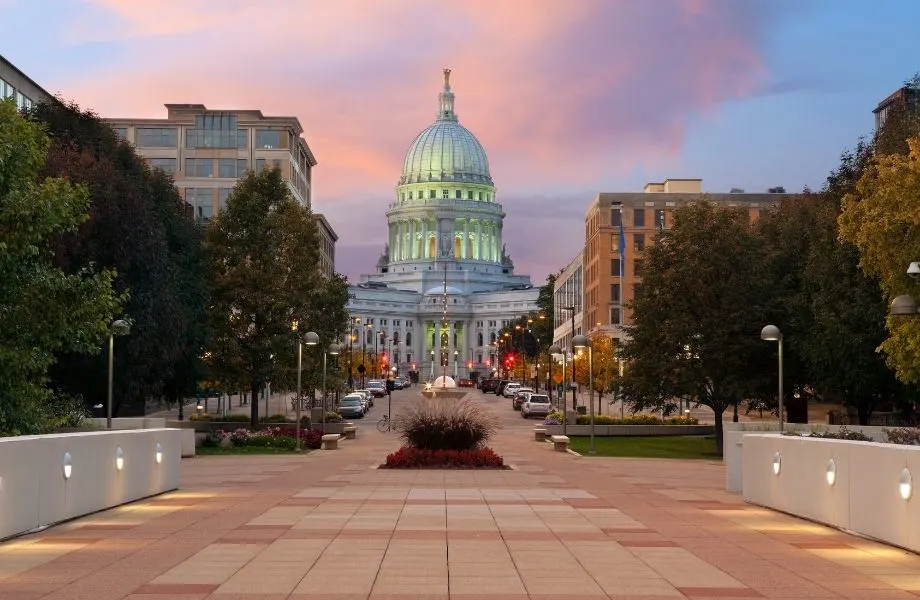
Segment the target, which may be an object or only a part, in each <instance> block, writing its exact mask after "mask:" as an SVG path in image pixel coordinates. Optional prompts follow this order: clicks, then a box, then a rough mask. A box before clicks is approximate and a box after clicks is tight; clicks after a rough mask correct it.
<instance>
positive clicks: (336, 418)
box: [326, 410, 342, 423]
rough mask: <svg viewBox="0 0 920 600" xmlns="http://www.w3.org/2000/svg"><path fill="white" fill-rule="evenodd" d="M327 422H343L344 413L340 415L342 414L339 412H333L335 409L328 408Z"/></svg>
mask: <svg viewBox="0 0 920 600" xmlns="http://www.w3.org/2000/svg"><path fill="white" fill-rule="evenodd" d="M326 422H327V423H341V422H342V415H340V414H339V413H337V412H333V411H331V410H327V411H326Z"/></svg>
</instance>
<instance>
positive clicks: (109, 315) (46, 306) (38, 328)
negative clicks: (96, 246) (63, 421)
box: [0, 99, 124, 433]
mask: <svg viewBox="0 0 920 600" xmlns="http://www.w3.org/2000/svg"><path fill="white" fill-rule="evenodd" d="M48 147H49V140H48V137H47V136H46V135H45V133H44V132H43V131H42V128H41V127H40V126H38V125H36V124H34V123H30V122H28V121H27V120H26V119H24V118H23V117H22V116H21V115H19V114H18V113H17V111H16V106H15V104H14V103H13V101H12V100H10V99H8V100H3V101H0V314H2V315H3V318H2V319H0V432H6V433H17V432H18V433H38V432H40V431H42V430H43V429H45V428H46V427H47V425H48V422H49V419H48V416H49V414H50V413H52V412H54V407H53V406H51V404H52V401H53V396H52V393H51V391H50V390H49V388H48V387H47V372H48V369H49V367H50V366H51V365H52V364H53V363H54V360H55V354H56V353H58V352H61V351H68V352H85V353H92V352H98V351H99V349H100V347H101V345H102V343H103V340H104V339H105V338H106V332H107V329H108V324H109V323H110V322H111V321H112V319H113V317H114V315H116V314H118V313H119V312H120V310H121V306H122V302H123V301H124V295H120V294H116V293H115V292H114V291H113V289H112V282H113V279H114V278H115V273H114V272H113V271H111V270H107V269H102V270H99V271H95V270H94V269H93V268H92V267H91V266H89V265H87V266H85V267H83V268H80V269H77V270H75V271H74V272H72V273H65V272H63V271H62V270H61V269H59V268H57V267H56V266H55V264H54V254H53V248H52V242H53V240H54V239H55V237H56V236H59V235H61V234H64V233H67V232H70V231H73V230H75V229H76V228H77V227H79V226H80V224H81V223H83V222H85V221H86V219H87V208H88V203H89V195H88V193H87V190H86V188H85V187H83V186H76V187H75V186H73V185H72V184H71V183H70V182H68V181H66V180H64V179H56V178H46V179H44V180H43V181H41V182H40V183H39V182H38V179H39V173H40V171H41V170H42V167H43V165H44V162H45V159H46V155H47V152H48Z"/></svg>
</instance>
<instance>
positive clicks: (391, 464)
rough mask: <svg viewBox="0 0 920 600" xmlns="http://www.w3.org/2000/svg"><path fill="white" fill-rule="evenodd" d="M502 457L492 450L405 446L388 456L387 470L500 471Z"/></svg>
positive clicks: (502, 462)
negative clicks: (433, 448)
mask: <svg viewBox="0 0 920 600" xmlns="http://www.w3.org/2000/svg"><path fill="white" fill-rule="evenodd" d="M504 466H505V463H504V461H503V460H502V457H501V456H499V455H498V454H496V453H495V452H494V451H493V450H492V449H491V448H476V449H474V450H432V449H422V448H413V447H411V446H403V447H402V448H400V449H399V450H397V451H396V452H394V453H393V454H390V455H389V456H387V460H386V462H385V463H384V464H383V465H382V467H383V468H385V469H418V468H426V467H434V468H442V469H443V468H447V469H500V468H502V467H504Z"/></svg>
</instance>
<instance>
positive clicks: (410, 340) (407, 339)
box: [406, 331, 412, 348]
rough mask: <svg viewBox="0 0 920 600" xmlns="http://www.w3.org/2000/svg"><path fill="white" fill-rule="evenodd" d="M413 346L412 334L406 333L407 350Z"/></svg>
mask: <svg viewBox="0 0 920 600" xmlns="http://www.w3.org/2000/svg"><path fill="white" fill-rule="evenodd" d="M411 345H412V332H411V331H407V332H406V348H408V347H409V346H411Z"/></svg>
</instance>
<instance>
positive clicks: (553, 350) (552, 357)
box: [547, 344, 562, 404]
mask: <svg viewBox="0 0 920 600" xmlns="http://www.w3.org/2000/svg"><path fill="white" fill-rule="evenodd" d="M547 352H549V403H550V404H552V403H553V363H554V362H555V361H556V357H557V356H559V355H560V354H561V353H562V348H560V347H559V346H558V345H557V344H553V345H552V346H550V347H549V350H547Z"/></svg>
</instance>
